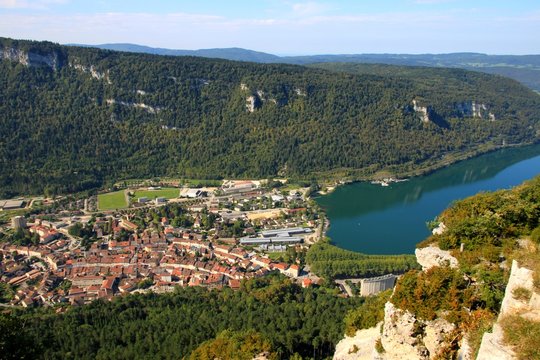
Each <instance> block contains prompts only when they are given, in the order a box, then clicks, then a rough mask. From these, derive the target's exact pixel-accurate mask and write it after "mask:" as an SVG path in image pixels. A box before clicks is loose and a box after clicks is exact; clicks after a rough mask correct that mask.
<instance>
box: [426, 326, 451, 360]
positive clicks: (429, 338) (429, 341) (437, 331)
mask: <svg viewBox="0 0 540 360" xmlns="http://www.w3.org/2000/svg"><path fill="white" fill-rule="evenodd" d="M454 329H455V325H454V324H451V323H449V322H448V321H446V320H444V319H435V320H433V321H428V322H426V327H425V328H424V338H423V340H424V346H425V347H426V348H427V349H428V351H429V354H430V357H433V356H434V355H435V354H437V353H438V352H439V351H440V349H441V347H442V346H443V344H444V342H445V338H446V335H448V334H449V333H451V332H452V331H453V330H454Z"/></svg>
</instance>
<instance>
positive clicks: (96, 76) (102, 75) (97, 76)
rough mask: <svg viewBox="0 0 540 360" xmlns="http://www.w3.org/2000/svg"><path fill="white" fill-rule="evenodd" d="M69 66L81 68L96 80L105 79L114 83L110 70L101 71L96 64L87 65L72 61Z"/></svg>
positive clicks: (81, 70)
mask: <svg viewBox="0 0 540 360" xmlns="http://www.w3.org/2000/svg"><path fill="white" fill-rule="evenodd" d="M69 67H72V68H74V69H75V70H79V71H80V72H83V73H87V74H90V76H92V78H94V79H96V80H104V81H105V82H106V83H107V84H109V85H110V84H112V82H111V80H110V79H109V71H107V72H104V73H103V72H99V71H97V69H96V67H95V66H94V65H90V66H85V65H82V64H79V63H76V62H70V63H69Z"/></svg>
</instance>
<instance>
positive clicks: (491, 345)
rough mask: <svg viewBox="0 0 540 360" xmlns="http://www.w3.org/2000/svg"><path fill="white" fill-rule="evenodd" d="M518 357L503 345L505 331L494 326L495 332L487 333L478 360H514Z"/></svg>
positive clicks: (496, 325)
mask: <svg viewBox="0 0 540 360" xmlns="http://www.w3.org/2000/svg"><path fill="white" fill-rule="evenodd" d="M515 358H516V356H515V354H514V352H513V351H512V349H511V348H510V347H509V346H506V345H505V344H504V343H503V330H502V329H501V327H500V326H499V325H498V324H494V325H493V332H491V333H485V334H484V337H483V338H482V343H481V344H480V349H479V350H478V356H477V357H476V360H495V359H496V360H513V359H515Z"/></svg>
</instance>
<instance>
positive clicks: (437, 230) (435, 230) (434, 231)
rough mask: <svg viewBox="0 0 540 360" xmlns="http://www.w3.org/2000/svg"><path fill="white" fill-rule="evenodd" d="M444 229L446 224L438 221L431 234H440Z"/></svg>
mask: <svg viewBox="0 0 540 360" xmlns="http://www.w3.org/2000/svg"><path fill="white" fill-rule="evenodd" d="M445 231H446V225H444V223H443V222H441V223H439V225H438V226H437V227H436V228H435V229H433V230H432V231H431V233H432V234H433V235H441V234H442V233H444V232H445Z"/></svg>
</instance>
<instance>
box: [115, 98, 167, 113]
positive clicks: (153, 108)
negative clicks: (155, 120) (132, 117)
mask: <svg viewBox="0 0 540 360" xmlns="http://www.w3.org/2000/svg"><path fill="white" fill-rule="evenodd" d="M105 103H106V104H107V105H114V104H118V105H122V106H127V107H133V108H137V109H142V110H145V111H146V112H148V113H150V114H157V113H159V112H160V111H161V110H163V108H160V107H157V106H150V105H147V104H145V103H131V102H126V101H118V100H115V99H106V100H105Z"/></svg>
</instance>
